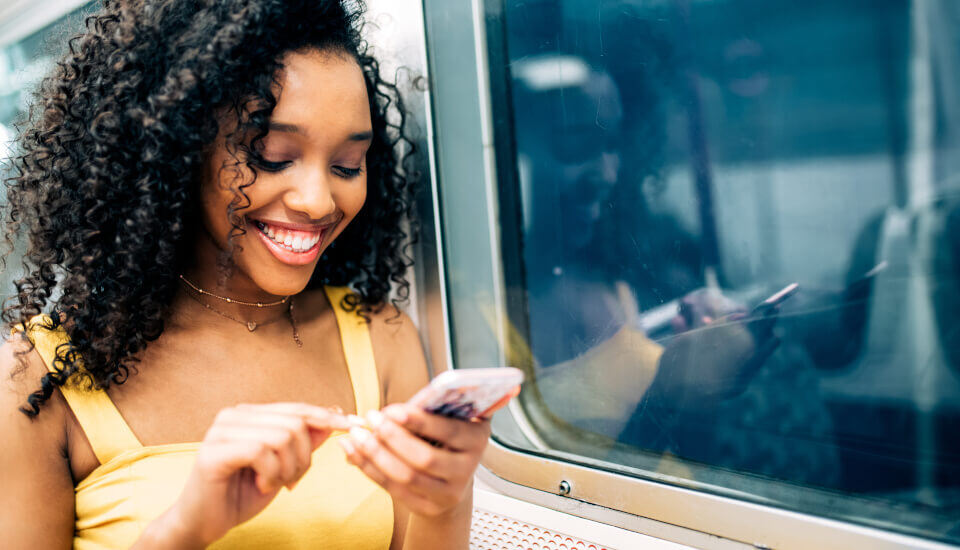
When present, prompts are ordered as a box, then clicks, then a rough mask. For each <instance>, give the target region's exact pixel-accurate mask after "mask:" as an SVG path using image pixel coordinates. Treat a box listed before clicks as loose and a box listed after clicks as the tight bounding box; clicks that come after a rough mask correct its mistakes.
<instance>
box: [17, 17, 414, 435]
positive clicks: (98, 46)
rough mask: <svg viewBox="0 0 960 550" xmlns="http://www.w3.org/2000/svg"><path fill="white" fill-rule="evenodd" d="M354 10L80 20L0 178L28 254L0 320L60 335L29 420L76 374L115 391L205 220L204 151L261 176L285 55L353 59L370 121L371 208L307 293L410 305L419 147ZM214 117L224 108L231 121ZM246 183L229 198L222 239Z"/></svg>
mask: <svg viewBox="0 0 960 550" xmlns="http://www.w3.org/2000/svg"><path fill="white" fill-rule="evenodd" d="M364 9H365V8H364V6H363V4H362V2H359V1H357V0H345V1H342V2H341V1H340V0H104V2H103V6H102V8H101V9H100V11H98V12H97V13H95V14H93V15H91V16H90V17H88V18H87V19H86V32H84V33H82V34H80V35H78V36H76V37H74V38H72V39H71V40H70V42H69V51H68V52H67V53H66V54H65V55H64V57H63V58H62V59H61V60H60V61H59V62H58V63H57V66H56V68H55V70H54V71H53V73H52V74H51V75H50V76H48V77H47V78H46V79H44V81H43V82H42V84H41V86H40V89H39V92H38V100H37V104H36V105H35V107H34V109H33V113H32V114H31V115H30V116H29V117H28V120H27V121H26V122H25V123H24V125H23V126H22V131H21V133H20V135H19V138H18V141H17V142H16V150H17V153H16V155H15V157H14V158H13V160H12V162H11V168H12V175H11V176H10V177H8V178H7V179H6V180H5V184H6V187H7V199H8V204H7V206H6V210H7V212H6V218H7V222H8V229H7V234H6V237H7V243H8V244H11V243H13V242H14V241H16V240H17V239H18V238H23V237H26V240H27V242H28V247H27V251H26V254H25V256H24V257H23V262H24V264H25V266H26V273H25V275H24V276H23V277H22V278H20V279H18V280H17V281H16V282H15V284H16V295H15V296H14V297H13V298H11V300H10V303H9V304H8V305H7V306H6V307H4V309H3V313H2V317H3V321H4V323H6V324H7V326H8V328H9V329H13V328H14V327H18V326H25V325H26V324H27V323H28V322H29V320H30V319H31V318H32V317H33V316H34V315H37V314H39V313H41V312H44V311H48V312H51V311H52V312H53V313H54V314H53V315H51V317H50V323H51V325H52V326H50V327H49V328H51V329H54V328H57V327H61V326H62V327H63V328H64V329H65V330H66V332H67V334H68V335H69V337H70V339H69V343H66V344H63V345H61V346H60V347H59V348H58V350H57V357H56V360H55V361H54V368H55V372H50V373H47V374H46V375H45V376H44V377H43V378H42V380H41V383H40V388H39V389H38V390H37V391H35V392H33V393H32V394H31V395H30V396H29V397H28V399H27V404H26V405H24V407H22V408H21V410H22V411H23V412H24V413H25V414H27V415H29V416H35V415H37V414H38V413H39V411H40V407H41V406H42V405H43V404H44V402H46V401H47V400H48V399H49V398H50V396H51V394H52V392H53V391H54V389H55V388H57V387H60V386H63V385H64V384H65V383H67V381H68V380H71V383H72V382H73V380H72V379H73V377H74V376H75V375H76V376H77V377H78V378H79V379H80V380H81V381H84V382H85V384H86V385H88V386H90V387H94V388H106V387H108V386H109V385H110V384H118V383H122V382H123V381H124V380H126V378H127V377H128V375H129V373H130V369H131V367H132V366H133V365H134V364H135V363H136V361H137V355H138V354H139V353H140V352H141V351H142V350H143V349H144V348H145V347H146V346H147V344H148V343H149V342H151V341H153V340H156V339H157V338H158V337H159V336H160V334H161V333H162V332H163V329H164V319H165V316H166V314H167V312H168V310H169V307H170V305H171V303H172V301H173V298H174V296H175V293H176V291H177V285H178V274H179V273H181V272H182V271H183V269H184V267H185V264H186V263H187V262H188V261H189V254H190V252H191V251H192V247H191V242H192V241H191V236H192V235H193V234H194V232H195V231H196V230H197V229H198V227H199V222H198V218H199V211H198V207H197V205H198V204H199V200H198V193H199V177H198V174H199V173H200V167H201V164H202V162H203V159H204V149H205V147H206V146H208V145H209V144H210V143H211V142H212V141H213V140H214V139H215V138H216V136H218V135H219V134H220V133H221V131H225V133H226V135H227V144H228V147H227V149H228V151H229V152H230V153H231V155H232V156H233V160H234V161H236V163H235V164H234V166H235V167H236V166H239V165H240V163H243V164H245V165H246V166H249V167H250V168H251V170H253V174H254V181H255V178H256V173H257V172H256V167H257V158H256V153H255V151H256V142H257V140H259V139H262V138H263V137H264V136H265V135H266V133H267V125H268V122H269V117H270V114H271V112H272V109H273V108H274V106H275V105H276V97H275V94H274V91H275V90H276V86H277V75H278V71H279V70H280V69H281V68H282V65H281V58H282V57H283V54H285V53H287V52H292V51H300V50H304V49H319V50H324V51H339V52H341V53H346V54H348V55H350V56H352V58H353V59H355V60H356V61H357V63H358V64H359V65H360V67H361V68H362V71H363V75H364V80H365V82H366V87H367V93H368V95H369V98H370V110H371V117H372V121H373V134H374V137H373V143H372V145H371V147H370V149H369V152H368V153H367V172H368V183H367V185H368V189H367V200H366V203H365V205H364V207H363V209H362V210H361V212H360V213H359V214H358V215H357V217H356V218H355V220H354V221H353V223H351V224H350V225H349V226H348V227H347V228H346V230H345V231H344V232H343V233H342V234H341V235H340V236H339V237H338V239H337V240H336V241H334V243H332V244H331V246H330V247H329V248H328V250H327V251H326V253H325V254H324V257H323V258H322V259H321V261H320V263H319V264H318V266H317V268H316V271H315V272H314V274H313V277H312V278H311V281H310V285H309V286H310V287H316V286H319V285H322V284H333V285H349V286H351V287H352V288H353V289H354V290H355V292H356V294H355V295H352V296H349V297H348V298H347V299H346V304H345V305H346V306H347V307H349V308H351V309H353V310H359V311H360V313H361V314H364V315H366V314H368V313H370V312H375V311H379V310H380V309H381V308H382V307H384V304H386V303H387V302H388V298H389V294H390V291H391V288H395V289H398V292H397V296H398V297H399V299H401V300H403V299H406V296H407V293H408V289H409V284H408V283H407V281H406V280H405V278H404V274H405V272H406V269H407V268H408V267H409V265H410V263H411V261H410V259H409V257H408V256H407V255H406V254H405V249H404V247H405V246H406V244H408V243H409V242H410V241H411V239H410V238H409V237H408V235H407V232H406V231H405V230H404V226H405V225H406V226H407V227H408V230H410V229H409V228H412V227H413V226H412V225H410V224H409V222H410V221H411V216H410V214H411V208H412V204H413V193H414V189H413V187H414V185H413V180H414V179H415V175H414V173H413V172H412V171H411V170H410V169H408V168H409V166H408V163H407V161H408V160H410V158H411V157H412V155H413V143H412V141H411V140H410V139H408V137H407V135H406V132H405V121H406V115H405V113H404V108H403V103H402V100H401V98H400V95H399V93H398V90H397V87H396V86H395V85H394V84H391V83H389V82H387V81H385V80H384V79H383V78H381V76H380V70H379V66H378V64H377V61H376V60H375V59H374V58H373V57H372V56H371V55H370V54H369V48H368V46H367V44H366V42H364V41H363V39H362V38H361V31H362V17H363V13H364ZM223 112H228V113H229V112H232V113H234V114H235V117H234V123H235V124H231V126H230V127H229V128H222V126H224V125H225V124H226V123H225V122H223V121H222V120H221V119H222V118H223V117H218V114H222V113H223ZM252 183H253V182H246V183H245V184H244V185H243V186H240V188H238V189H236V190H235V193H236V196H235V200H234V201H233V203H232V204H231V207H230V209H229V212H228V215H229V216H230V219H231V222H232V224H233V230H232V231H231V242H232V238H233V237H235V236H236V235H237V234H240V233H242V232H243V220H242V216H240V215H239V214H238V212H239V211H241V210H242V209H243V208H244V207H245V206H247V204H248V201H247V199H246V196H245V195H244V193H243V187H245V186H247V185H250V184H252ZM227 253H229V251H227ZM393 305H394V307H395V306H396V302H394V303H393ZM81 358H82V367H81Z"/></svg>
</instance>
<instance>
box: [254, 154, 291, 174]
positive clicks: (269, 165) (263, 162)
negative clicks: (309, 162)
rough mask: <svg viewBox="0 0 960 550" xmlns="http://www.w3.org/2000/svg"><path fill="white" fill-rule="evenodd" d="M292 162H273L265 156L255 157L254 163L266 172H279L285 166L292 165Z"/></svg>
mask: <svg viewBox="0 0 960 550" xmlns="http://www.w3.org/2000/svg"><path fill="white" fill-rule="evenodd" d="M290 164H292V161H289V160H284V161H280V162H272V161H269V160H267V159H265V158H263V157H258V158H254V159H253V165H254V166H256V167H257V168H259V169H260V170H263V171H264V172H279V171H281V170H283V169H284V168H286V167H287V166H290Z"/></svg>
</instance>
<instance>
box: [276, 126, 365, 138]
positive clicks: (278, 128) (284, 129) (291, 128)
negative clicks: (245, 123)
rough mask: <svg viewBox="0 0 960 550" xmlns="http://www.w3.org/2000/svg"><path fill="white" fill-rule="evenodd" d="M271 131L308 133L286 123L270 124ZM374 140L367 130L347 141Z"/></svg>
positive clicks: (351, 136)
mask: <svg viewBox="0 0 960 550" xmlns="http://www.w3.org/2000/svg"><path fill="white" fill-rule="evenodd" d="M269 128H270V130H272V131H274V132H289V133H291V134H300V135H305V134H306V132H304V131H303V128H301V127H300V126H297V125H296V124H289V123H286V122H273V121H271V122H270V126H269ZM371 139H373V131H371V130H367V131H364V132H356V133H353V134H350V135H349V136H348V137H347V141H370V140H371Z"/></svg>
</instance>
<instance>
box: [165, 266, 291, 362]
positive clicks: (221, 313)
mask: <svg viewBox="0 0 960 550" xmlns="http://www.w3.org/2000/svg"><path fill="white" fill-rule="evenodd" d="M180 279H181V280H183V282H184V283H186V284H187V285H188V286H189V287H190V288H192V289H194V290H196V291H197V293H198V294H201V295H206V296H213V297H214V298H220V299H221V300H224V301H226V302H230V303H232V304H239V305H244V306H247V305H249V306H257V307H267V306H276V305H280V304H283V303H287V302H289V303H288V305H287V316H288V317H289V318H290V326H291V327H293V341H294V342H296V343H297V347H298V348H302V347H303V341H302V340H300V333H299V331H298V330H297V320H296V318H295V317H294V316H293V300H291V299H290V296H287V297H285V298H284V299H283V300H280V301H279V302H274V303H269V304H261V303H260V302H252V303H251V302H242V301H239V300H233V299H231V298H224V297H221V296H217V295H216V294H211V293H209V292H207V291H205V290H201V289H200V288H198V287H196V286H194V285H193V284H191V283H190V281H188V280H187V279H186V278H185V277H184V276H183V275H181V276H180ZM187 296H190V297H191V298H193V299H194V300H195V301H196V302H197V303H198V304H200V305H201V306H203V307H205V308H207V309H209V310H210V311H212V312H214V313H216V314H217V315H219V316H221V317H223V318H225V319H230V320H231V321H234V322H237V323H240V324H241V325H243V326H245V327H247V330H249V331H250V332H253V331H255V330H257V329H258V328H260V327H262V326H264V325H269V324H271V323H275V322H277V321H279V320H280V319H283V316H280V317H277V318H276V319H271V320H269V321H266V322H263V323H257V322H256V321H244V320H243V319H237V318H236V317H234V316H233V315H230V314H229V313H226V312H224V311H220V310H219V309H217V308H215V307H213V306H211V305H210V304H208V303H206V302H204V301H202V300H201V299H200V297H199V296H194V295H193V293H191V292H188V293H187Z"/></svg>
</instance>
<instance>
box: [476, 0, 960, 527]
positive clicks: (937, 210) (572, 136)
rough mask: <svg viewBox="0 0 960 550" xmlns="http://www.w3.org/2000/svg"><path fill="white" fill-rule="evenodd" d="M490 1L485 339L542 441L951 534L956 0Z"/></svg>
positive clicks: (959, 148) (956, 275)
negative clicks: (519, 383) (503, 356)
mask: <svg viewBox="0 0 960 550" xmlns="http://www.w3.org/2000/svg"><path fill="white" fill-rule="evenodd" d="M503 24H504V25H505V34H506V37H505V43H506V47H507V52H506V54H507V55H506V57H507V59H508V61H509V63H508V66H507V68H506V70H507V77H506V79H505V81H506V82H505V84H506V85H507V86H508V89H509V94H508V98H509V101H508V103H507V104H502V105H495V108H496V109H499V110H500V111H501V112H505V113H511V114H512V115H511V116H512V122H513V124H512V133H513V137H514V144H515V150H513V151H507V152H506V153H507V158H509V156H510V155H512V156H513V161H514V163H515V167H516V184H515V185H512V184H511V183H510V182H501V185H502V186H505V187H504V188H502V189H501V190H500V193H501V197H503V196H504V193H512V194H513V195H514V196H515V199H514V200H516V201H518V202H519V204H520V208H518V209H516V210H515V211H514V210H510V209H504V210H502V215H503V216H512V215H517V216H519V217H520V218H521V219H519V220H508V219H506V218H504V219H503V220H502V221H503V227H516V228H517V233H518V234H516V235H506V234H505V235H504V236H503V238H504V240H511V239H516V242H517V243H519V250H518V252H517V253H516V254H515V255H514V256H512V257H511V256H509V255H508V254H507V253H505V258H504V261H506V262H514V263H516V264H518V265H519V269H514V270H508V272H510V273H514V272H515V273H519V274H520V275H519V276H518V277H519V278H518V279H517V280H512V281H511V280H508V281H507V288H508V292H514V293H515V292H517V289H520V294H519V296H521V299H520V300H516V299H510V300H509V304H508V307H509V309H510V312H509V315H510V318H511V321H512V326H513V327H514V328H515V329H516V330H518V331H520V332H521V334H519V335H518V337H517V338H515V339H512V340H511V341H510V342H509V343H508V344H507V347H508V351H507V353H508V357H509V358H510V359H511V360H512V361H513V362H514V363H528V365H527V366H528V367H529V368H530V369H533V371H532V372H533V373H534V374H535V384H534V386H535V391H534V392H533V394H532V395H534V398H535V399H536V400H538V402H539V406H540V408H541V409H542V410H543V411H544V415H543V416H542V419H541V420H540V421H535V422H534V427H535V428H538V429H539V430H540V435H541V436H542V438H543V440H544V441H545V442H546V443H547V445H548V446H549V447H551V448H553V449H556V450H560V451H566V452H567V453H571V452H575V453H577V454H579V455H581V456H586V457H589V458H591V459H600V460H603V461H606V462H607V463H608V464H610V465H619V466H621V467H633V468H640V469H643V470H647V471H652V470H656V469H661V470H664V469H665V468H667V466H665V462H664V461H663V460H660V459H659V457H662V456H667V455H668V454H669V456H670V457H676V459H674V458H671V459H670V465H669V471H670V472H671V474H672V475H675V476H679V477H681V478H686V479H687V480H688V481H690V482H696V484H699V485H698V486H701V487H708V488H711V489H712V490H715V491H718V492H724V490H725V489H733V488H736V489H737V490H740V491H743V490H744V489H745V488H746V489H747V491H746V492H747V493H751V494H754V495H756V496H757V497H758V498H763V499H764V500H766V501H772V502H775V503H779V504H780V505H782V506H784V507H788V508H793V509H799V510H801V511H804V512H807V513H814V514H826V515H829V516H832V517H838V518H841V519H849V520H855V521H862V522H867V523H871V524H874V525H878V526H881V527H885V528H891V529H898V530H903V531H906V532H909V533H913V534H919V535H922V536H927V537H932V538H937V539H941V540H946V541H951V542H960V520H957V518H958V517H960V438H957V437H956V435H955V434H954V433H953V431H954V430H955V426H958V425H960V177H958V176H957V175H956V169H957V167H958V166H960V165H958V163H960V143H958V135H960V120H958V119H957V118H956V115H957V114H958V113H960V111H958V107H960V95H958V94H957V93H956V91H957V90H958V89H960V88H958V87H957V84H960V58H958V57H957V55H958V54H956V53H955V52H956V51H960V50H958V48H957V47H958V46H960V44H958V43H957V40H958V39H957V36H960V34H958V31H960V7H958V6H957V4H955V3H953V2H948V1H933V2H923V3H920V2H917V3H913V2H908V1H906V0H903V1H896V0H887V1H883V2H870V3H863V2H855V1H852V0H849V1H842V2H838V1H835V0H817V1H814V2H803V3H794V2H771V1H769V0H725V1H714V2H698V1H693V2H690V1H679V0H678V1H672V2H671V1H667V2H649V1H645V0H644V1H641V0H615V1H603V2H601V1H599V0H541V1H537V2H519V1H507V2H505V6H504V11H503ZM500 69H502V68H497V67H494V68H493V69H492V70H493V71H494V74H496V71H497V70H500ZM501 154H503V153H501ZM511 242H513V241H511ZM512 248H513V247H510V249H512ZM793 283H797V284H798V285H799V291H797V292H796V293H794V294H791V293H787V295H786V296H784V297H782V298H780V300H782V301H778V303H777V304H776V305H773V306H769V307H764V306H759V307H758V305H759V304H761V303H762V302H763V301H764V300H765V299H767V298H769V297H771V296H774V295H776V294H777V293H778V291H780V290H781V289H784V288H786V287H788V286H789V285H792V284H793ZM516 295H517V294H512V295H511V296H513V297H515V296H516ZM461 337H462V335H461ZM528 393H529V392H528ZM529 398H530V397H529V395H528V399H529ZM543 419H546V420H543ZM951 427H954V428H951ZM571 430H572V432H571ZM567 432H569V433H575V434H578V436H577V437H576V438H575V439H577V441H581V442H582V441H591V442H593V443H591V446H590V447H587V448H584V447H583V446H582V445H581V444H579V443H573V442H572V441H573V440H572V439H570V440H565V439H563V438H562V437H560V436H559V435H556V434H561V433H567ZM584 438H586V439H584ZM507 439H509V438H507ZM505 441H506V442H507V443H511V441H508V440H505ZM651 457H654V460H652V461H651ZM624 471H631V470H624ZM838 493H839V494H843V495H845V496H844V498H842V499H838V498H837V497H836V495H837V494H838ZM894 510H896V514H894V513H893V511H894ZM891 518H893V519H892V521H895V522H896V523H895V524H894V523H889V522H890V521H891Z"/></svg>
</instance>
